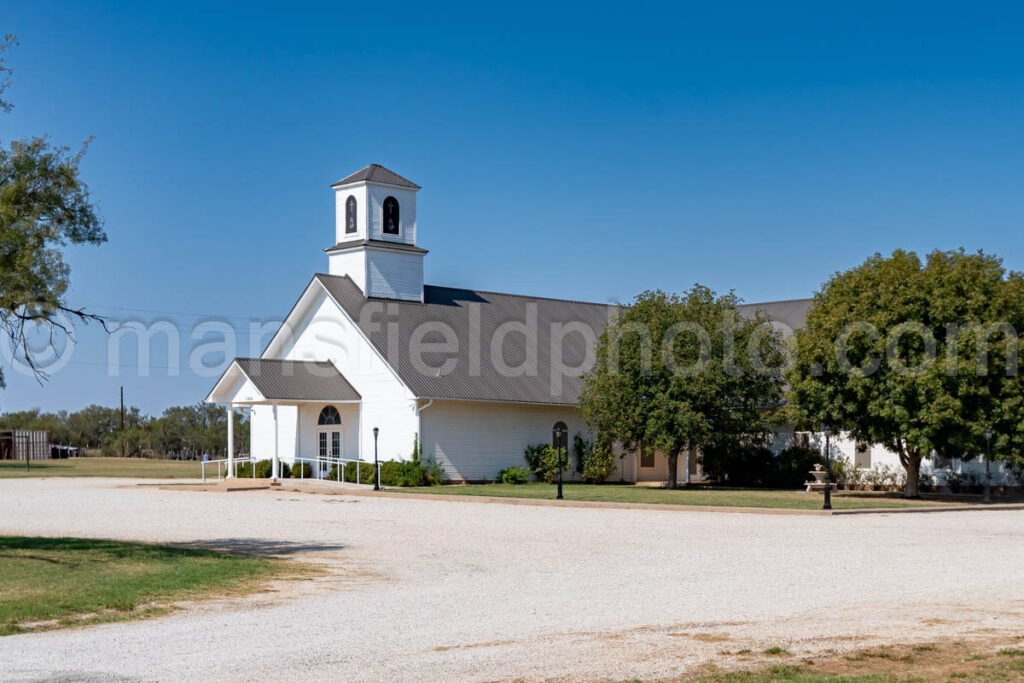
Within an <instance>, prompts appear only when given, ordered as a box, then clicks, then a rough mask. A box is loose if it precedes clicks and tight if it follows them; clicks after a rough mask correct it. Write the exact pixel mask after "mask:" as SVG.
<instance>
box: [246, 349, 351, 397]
mask: <svg viewBox="0 0 1024 683" xmlns="http://www.w3.org/2000/svg"><path fill="white" fill-rule="evenodd" d="M235 363H237V364H238V367H239V369H241V371H242V372H243V373H244V374H245V376H246V377H248V378H249V379H250V380H252V383H253V384H255V385H256V388H257V389H259V391H260V393H261V394H263V397H264V398H266V399H269V400H280V401H288V400H290V401H358V400H360V399H361V398H362V397H361V396H360V395H359V392H358V391H356V390H355V388H353V386H352V385H351V384H349V383H348V380H347V379H345V377H344V375H342V374H341V373H340V372H338V368H337V367H335V365H334V363H332V362H330V361H298V360H276V359H272V358H236V359H235Z"/></svg>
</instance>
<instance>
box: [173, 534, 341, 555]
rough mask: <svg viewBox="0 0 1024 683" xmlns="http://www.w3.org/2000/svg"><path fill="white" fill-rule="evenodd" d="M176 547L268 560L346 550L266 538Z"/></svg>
mask: <svg viewBox="0 0 1024 683" xmlns="http://www.w3.org/2000/svg"><path fill="white" fill-rule="evenodd" d="M174 545H176V546H178V547H181V548H202V549H204V550H217V551H219V552H224V553H237V554H239V555H251V556H253V557H267V558H272V557H286V556H288V555H299V554H303V553H325V552H331V551H335V550H344V549H345V546H344V545H342V544H340V543H298V542H295V541H272V540H269V539H266V538H215V539H211V540H207V541H192V542H191V543H175V544H174Z"/></svg>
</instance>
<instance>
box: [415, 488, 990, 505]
mask: <svg viewBox="0 0 1024 683" xmlns="http://www.w3.org/2000/svg"><path fill="white" fill-rule="evenodd" d="M401 490H402V491H416V492H418V493H434V494H454V495H460V496H497V497H504V498H554V497H555V486H554V485H553V484H537V483H531V484H519V485H515V484H469V485H465V486H432V487H422V488H411V489H401ZM564 492H565V498H566V500H589V501H601V502H611V503H656V504H661V505H705V506H715V507H761V508H789V509H798V510H817V509H820V508H821V501H822V496H821V494H820V493H804V492H802V491H770V490H763V489H725V488H719V489H698V488H691V489H677V490H675V491H669V490H667V489H659V488H647V487H643V486H632V485H620V484H601V485H592V484H566V485H565V490H564ZM979 500H980V499H979ZM951 504H953V505H957V504H959V505H968V504H970V502H965V501H964V499H962V498H960V499H956V500H954V499H950V498H941V499H940V498H939V497H936V498H929V499H926V500H904V499H902V498H901V497H900V494H898V493H880V492H866V491H849V492H847V491H836V492H834V493H833V494H832V507H833V508H834V509H836V510H851V509H863V508H901V507H921V506H933V505H951Z"/></svg>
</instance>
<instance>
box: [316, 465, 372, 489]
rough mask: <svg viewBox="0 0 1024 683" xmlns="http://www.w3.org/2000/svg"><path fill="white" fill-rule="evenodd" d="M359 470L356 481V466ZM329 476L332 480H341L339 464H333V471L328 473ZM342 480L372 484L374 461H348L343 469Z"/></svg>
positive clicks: (351, 482)
mask: <svg viewBox="0 0 1024 683" xmlns="http://www.w3.org/2000/svg"><path fill="white" fill-rule="evenodd" d="M357 467H358V468H359V471H358V475H359V478H358V482H357V481H356V468H357ZM327 478H328V479H330V480H331V481H339V477H338V465H337V463H335V464H334V465H331V471H330V472H328V473H327ZM340 481H345V482H348V483H350V484H355V483H359V484H372V483H373V463H372V462H358V463H357V462H347V463H345V464H344V466H343V467H342V469H341V477H340Z"/></svg>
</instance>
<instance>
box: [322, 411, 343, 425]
mask: <svg viewBox="0 0 1024 683" xmlns="http://www.w3.org/2000/svg"><path fill="white" fill-rule="evenodd" d="M316 423H317V424H318V425H340V424H341V415H339V414H338V409H337V408H335V407H334V406H327V407H325V408H324V409H323V410H321V411H320V417H319V418H317V421H316Z"/></svg>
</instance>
